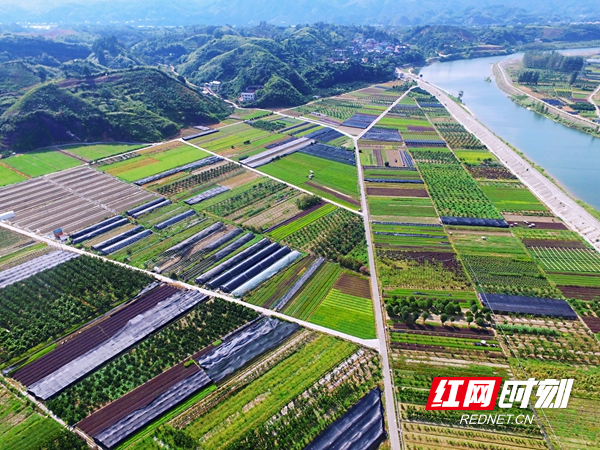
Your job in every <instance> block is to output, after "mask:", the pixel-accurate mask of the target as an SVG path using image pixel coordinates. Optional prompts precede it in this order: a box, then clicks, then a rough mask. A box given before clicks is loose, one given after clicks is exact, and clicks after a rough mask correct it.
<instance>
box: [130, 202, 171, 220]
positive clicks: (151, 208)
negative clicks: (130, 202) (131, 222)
mask: <svg viewBox="0 0 600 450" xmlns="http://www.w3.org/2000/svg"><path fill="white" fill-rule="evenodd" d="M170 204H171V200H165V199H163V200H162V201H160V202H158V203H154V204H153V205H151V206H148V207H147V208H144V209H141V210H139V211H137V212H133V213H131V214H129V213H128V214H129V215H130V216H131V217H133V218H134V219H137V218H138V217H140V216H143V215H144V214H148V213H150V212H152V211H154V210H155V209H158V208H162V207H163V206H167V205H170Z"/></svg>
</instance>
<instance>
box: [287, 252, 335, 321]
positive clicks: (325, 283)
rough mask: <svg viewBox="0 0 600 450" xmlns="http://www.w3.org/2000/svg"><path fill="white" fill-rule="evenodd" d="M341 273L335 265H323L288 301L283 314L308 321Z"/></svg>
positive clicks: (327, 263)
mask: <svg viewBox="0 0 600 450" xmlns="http://www.w3.org/2000/svg"><path fill="white" fill-rule="evenodd" d="M342 273H343V269H342V268H341V267H340V266H338V265H337V264H333V263H330V262H326V263H324V264H323V265H322V266H321V267H319V269H318V270H317V271H316V272H315V273H314V274H313V276H312V277H310V279H309V280H308V282H307V283H306V284H305V285H304V287H303V289H302V290H301V291H300V292H299V293H297V294H296V295H295V296H294V297H293V298H292V299H291V300H290V301H289V303H288V304H287V306H286V308H285V309H284V310H283V312H284V313H285V314H287V315H289V316H292V317H296V318H298V319H302V320H306V319H308V318H309V317H310V316H311V315H312V313H313V311H314V310H315V309H316V308H317V306H318V305H319V303H321V301H322V300H323V299H324V298H325V296H326V295H327V293H328V292H329V290H330V289H331V288H332V287H333V285H334V283H335V282H336V281H337V279H338V278H339V277H340V275H342Z"/></svg>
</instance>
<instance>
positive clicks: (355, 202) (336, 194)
mask: <svg viewBox="0 0 600 450" xmlns="http://www.w3.org/2000/svg"><path fill="white" fill-rule="evenodd" d="M305 184H306V185H308V186H310V187H314V188H315V189H318V190H320V191H323V192H327V193H328V194H331V195H333V196H334V197H335V198H338V199H340V200H343V201H345V202H348V203H350V204H351V205H355V206H360V203H359V202H358V200H354V199H353V198H352V197H350V196H349V195H344V194H342V193H341V192H337V191H334V190H333V189H329V188H326V187H325V186H321V185H319V184H316V183H313V182H311V181H307V182H306V183H305Z"/></svg>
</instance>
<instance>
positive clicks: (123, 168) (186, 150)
mask: <svg viewBox="0 0 600 450" xmlns="http://www.w3.org/2000/svg"><path fill="white" fill-rule="evenodd" d="M207 156H210V154H209V153H206V152H204V151H202V150H199V149H197V148H194V147H191V146H189V145H184V146H181V147H177V148H174V149H171V150H166V151H164V152H159V153H150V154H142V155H141V156H139V157H137V158H133V159H129V160H127V161H120V162H117V163H114V164H109V165H107V166H103V167H102V170H103V171H104V172H106V173H109V174H111V175H114V176H117V177H119V178H121V179H123V180H125V181H135V180H139V179H140V178H144V177H148V176H150V175H154V174H157V173H160V172H164V171H165V170H169V169H173V168H175V167H178V166H181V165H184V164H188V163H191V162H193V161H197V160H199V159H202V158H206V157H207Z"/></svg>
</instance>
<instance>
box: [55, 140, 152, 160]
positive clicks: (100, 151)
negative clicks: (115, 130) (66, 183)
mask: <svg viewBox="0 0 600 450" xmlns="http://www.w3.org/2000/svg"><path fill="white" fill-rule="evenodd" d="M143 147H144V146H143V145H141V144H139V145H137V144H112V143H104V144H92V145H74V146H71V145H66V146H64V147H62V149H63V150H65V151H67V152H68V153H71V154H73V155H75V156H79V157H81V158H84V159H87V160H88V161H95V160H97V159H102V158H107V157H109V156H113V155H118V154H120V153H126V152H131V151H133V150H138V149H140V148H143Z"/></svg>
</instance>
